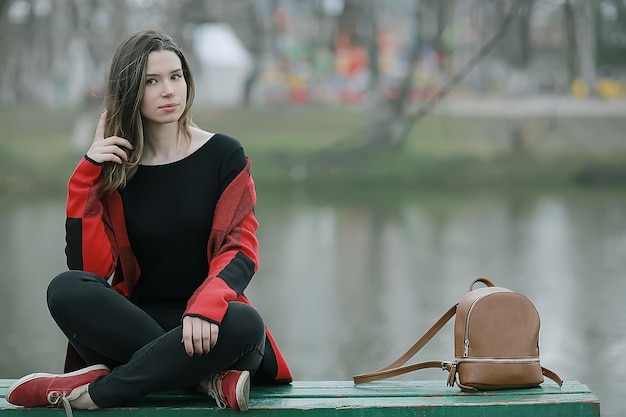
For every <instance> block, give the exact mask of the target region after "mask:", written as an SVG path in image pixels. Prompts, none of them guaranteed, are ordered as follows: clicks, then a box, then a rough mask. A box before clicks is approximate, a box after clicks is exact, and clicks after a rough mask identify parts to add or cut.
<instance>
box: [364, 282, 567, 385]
mask: <svg viewBox="0 0 626 417" xmlns="http://www.w3.org/2000/svg"><path fill="white" fill-rule="evenodd" d="M477 282H482V283H483V284H485V285H487V287H483V288H478V289H476V290H474V289H473V288H474V284H476V283H477ZM455 314H456V319H455V322H454V357H455V358H454V361H452V362H442V361H429V362H420V363H416V364H412V365H406V366H402V365H404V364H405V363H406V362H407V361H408V360H409V359H410V358H411V357H413V356H414V355H415V354H416V353H417V352H418V351H419V350H420V349H421V348H422V347H424V345H426V343H428V341H429V340H430V339H432V338H433V336H434V335H435V334H437V332H439V330H441V328H442V327H443V326H444V325H445V324H446V323H447V322H448V321H449V320H450V319H451V318H452V317H453V316H454V315H455ZM539 326H540V321H539V313H538V312H537V309H536V308H535V305H534V304H533V303H532V302H531V301H530V300H529V299H528V298H526V297H525V296H523V295H521V294H518V293H516V292H514V291H511V290H509V289H507V288H502V287H496V286H495V285H494V284H493V283H492V282H491V281H490V280H488V279H487V278H476V279H475V280H473V281H472V282H471V284H470V287H469V292H468V293H467V294H466V295H465V297H463V299H462V300H461V301H460V302H459V303H458V304H455V305H454V306H452V307H451V308H450V309H449V310H448V311H447V312H446V313H445V314H444V315H443V316H442V317H441V318H440V319H439V320H438V321H437V322H436V323H435V324H434V325H433V326H432V327H431V328H430V329H429V330H428V331H427V332H426V333H425V334H424V335H423V336H422V337H421V338H420V339H419V340H418V341H417V342H416V343H415V344H414V345H413V346H412V347H411V348H410V349H409V350H408V351H407V352H406V353H405V354H404V355H402V356H401V357H400V358H398V359H397V360H395V361H394V362H392V363H390V364H389V365H387V366H385V367H383V368H380V369H378V370H376V371H372V372H368V373H365V374H361V375H355V376H354V377H353V379H354V382H355V383H356V384H360V383H363V382H371V381H376V380H380V379H384V378H391V377H394V376H398V375H402V374H405V373H408V372H411V371H416V370H418V369H424V368H441V369H443V370H444V371H447V372H448V382H447V385H448V386H453V385H454V383H455V382H456V384H457V385H458V386H459V387H460V388H461V389H462V390H463V391H470V392H473V391H478V390H499V389H512V388H530V387H536V386H538V385H539V384H541V383H543V381H544V376H546V377H548V378H550V379H552V380H553V381H554V382H556V383H557V385H558V386H559V387H560V386H561V385H562V384H563V382H562V380H561V378H560V377H559V376H558V375H557V374H555V373H554V372H552V371H550V370H548V369H546V368H543V367H542V366H541V365H540V363H539ZM457 377H458V379H457Z"/></svg>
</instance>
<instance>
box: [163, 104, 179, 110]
mask: <svg viewBox="0 0 626 417" xmlns="http://www.w3.org/2000/svg"><path fill="white" fill-rule="evenodd" d="M177 108H178V104H176V103H168V104H164V105H163V106H159V109H161V110H165V111H174V110H176V109H177Z"/></svg>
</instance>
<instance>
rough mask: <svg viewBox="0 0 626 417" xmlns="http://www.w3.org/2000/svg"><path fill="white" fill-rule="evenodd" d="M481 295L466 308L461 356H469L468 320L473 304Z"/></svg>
mask: <svg viewBox="0 0 626 417" xmlns="http://www.w3.org/2000/svg"><path fill="white" fill-rule="evenodd" d="M483 298H485V297H484V296H483V297H480V298H477V299H475V300H474V301H473V302H472V305H470V308H469V309H468V310H467V316H466V317H465V334H464V336H463V339H464V340H463V357H464V358H467V357H468V356H469V347H470V341H469V321H470V316H471V314H472V310H473V309H474V306H476V303H477V302H478V301H479V300H482V299H483Z"/></svg>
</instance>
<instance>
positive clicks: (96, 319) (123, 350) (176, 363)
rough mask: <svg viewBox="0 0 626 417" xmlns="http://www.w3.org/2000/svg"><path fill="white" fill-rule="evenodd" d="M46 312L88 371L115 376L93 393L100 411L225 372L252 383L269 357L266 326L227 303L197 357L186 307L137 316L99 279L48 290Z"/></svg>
mask: <svg viewBox="0 0 626 417" xmlns="http://www.w3.org/2000/svg"><path fill="white" fill-rule="evenodd" d="M48 308H49V309H50V313H51V314H52V317H53V318H54V320H55V321H56V322H57V324H58V325H59V327H60V328H61V330H62V331H63V333H65V335H66V336H67V338H68V339H69V341H70V343H71V344H72V346H73V347H74V348H75V349H76V351H77V352H78V354H79V355H80V356H81V358H82V359H83V360H84V361H85V362H86V364H87V365H94V364H104V365H107V366H108V367H109V368H110V369H112V372H111V374H109V375H106V376H104V377H100V378H98V379H97V380H96V381H94V382H93V383H91V384H90V385H89V394H90V395H91V398H92V399H93V401H94V402H95V403H96V405H97V406H99V407H101V408H105V407H113V406H118V405H123V404H125V403H128V402H129V401H130V400H132V399H134V398H138V397H141V396H143V395H145V394H148V393H152V392H158V391H165V390H171V389H180V388H190V387H193V386H195V385H196V384H197V383H198V382H199V381H201V380H202V379H203V378H206V377H208V376H210V375H212V374H214V373H215V372H218V371H221V370H225V369H238V370H244V369H245V370H248V371H250V373H251V374H252V375H253V374H254V372H255V371H256V370H257V368H258V367H259V364H260V362H261V359H262V357H263V351H264V347H265V326H264V324H263V320H262V319H261V316H260V315H259V314H258V313H257V311H256V310H255V309H254V308H252V307H251V306H249V305H246V304H243V303H239V302H230V303H229V305H228V310H227V312H226V315H225V316H224V319H223V320H222V323H221V324H220V328H219V336H218V340H217V344H216V345H215V347H213V348H212V349H211V351H210V352H209V353H207V354H204V355H194V356H192V357H189V356H187V353H186V352H185V348H184V346H183V344H182V342H181V341H182V325H181V319H182V313H183V310H184V306H180V307H177V308H170V307H168V308H165V307H143V308H139V307H138V306H136V305H135V304H133V303H132V302H130V301H129V300H128V299H126V298H125V297H123V296H122V295H120V294H118V293H117V292H116V291H115V290H113V289H112V288H111V286H110V285H109V284H108V283H107V282H106V281H105V280H103V279H102V278H100V277H98V276H96V275H94V274H91V273H87V272H83V271H67V272H64V273H62V274H60V275H58V276H57V277H55V278H54V279H53V280H52V282H51V283H50V285H49V287H48Z"/></svg>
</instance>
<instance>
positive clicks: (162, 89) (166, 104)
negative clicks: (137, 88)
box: [141, 50, 187, 125]
mask: <svg viewBox="0 0 626 417" xmlns="http://www.w3.org/2000/svg"><path fill="white" fill-rule="evenodd" d="M186 102H187V82H186V81H185V78H184V76H183V68H182V64H181V62H180V58H178V55H176V54H175V53H174V52H172V51H167V50H163V51H155V52H150V55H148V62H147V64H146V84H145V86H144V93H143V98H142V100H141V116H142V117H143V121H144V125H145V124H149V123H150V124H153V123H154V124H167V123H175V122H178V119H180V116H181V115H182V114H183V111H184V110H185V105H186Z"/></svg>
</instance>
